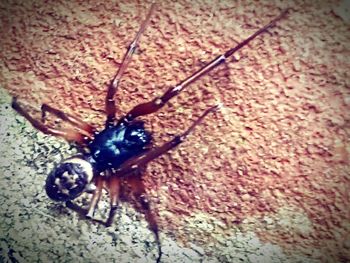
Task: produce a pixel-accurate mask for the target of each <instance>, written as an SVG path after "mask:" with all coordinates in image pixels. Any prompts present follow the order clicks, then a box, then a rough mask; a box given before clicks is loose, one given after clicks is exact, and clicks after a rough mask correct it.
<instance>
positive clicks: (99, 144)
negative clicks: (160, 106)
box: [88, 122, 152, 172]
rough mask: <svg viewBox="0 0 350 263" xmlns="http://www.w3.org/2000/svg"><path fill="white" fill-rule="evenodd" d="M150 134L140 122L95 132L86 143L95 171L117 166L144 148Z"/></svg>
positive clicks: (149, 140) (149, 139)
mask: <svg viewBox="0 0 350 263" xmlns="http://www.w3.org/2000/svg"><path fill="white" fill-rule="evenodd" d="M151 140H152V136H151V134H150V132H148V131H146V130H145V128H144V125H143V123H142V122H135V123H132V124H130V125H123V124H119V125H116V126H110V127H107V128H106V129H104V130H103V131H101V132H100V133H98V134H96V136H95V138H94V140H93V141H92V142H91V143H90V144H89V145H88V148H89V150H90V154H91V156H92V158H93V159H94V161H95V165H94V168H95V169H96V170H97V172H102V171H105V170H106V169H108V168H118V167H120V165H121V164H122V163H124V162H125V161H126V160H128V159H130V158H132V157H133V156H137V155H139V154H141V153H142V152H143V151H145V150H146V146H147V145H149V144H150V142H151Z"/></svg>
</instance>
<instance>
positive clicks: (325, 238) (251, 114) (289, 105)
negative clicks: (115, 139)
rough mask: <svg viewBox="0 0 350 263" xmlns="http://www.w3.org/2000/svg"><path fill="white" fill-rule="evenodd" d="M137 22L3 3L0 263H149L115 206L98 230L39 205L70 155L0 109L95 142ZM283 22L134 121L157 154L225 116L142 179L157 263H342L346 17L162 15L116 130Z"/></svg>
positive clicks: (313, 8)
mask: <svg viewBox="0 0 350 263" xmlns="http://www.w3.org/2000/svg"><path fill="white" fill-rule="evenodd" d="M149 6H150V2H146V1H142V2H137V1H101V2H98V1H91V2H89V1H52V2H51V1H49V2H47V1H45V2H44V1H25V0H24V1H1V3H0V18H1V19H0V23H1V24H0V28H1V31H0V33H1V37H0V50H1V55H0V57H1V62H0V63H1V64H0V67H1V77H0V79H1V84H2V86H3V87H4V88H5V89H2V90H1V120H0V121H1V138H0V139H1V151H0V152H1V163H0V187H1V192H0V198H1V199H0V204H1V209H0V214H1V220H0V249H1V256H0V261H5V262H17V261H18V262H48V261H54V262H72V261H73V260H74V261H77V262H152V261H154V260H155V256H156V252H157V250H156V246H155V244H154V238H153V236H152V233H151V232H150V231H149V230H148V229H147V223H146V222H145V221H144V219H143V217H142V215H141V214H139V213H137V212H136V211H134V210H133V209H132V207H131V206H130V205H128V204H127V203H123V204H122V205H121V211H120V216H119V218H118V219H117V220H116V222H115V223H114V224H113V225H112V227H110V228H104V227H101V226H96V225H94V224H91V223H90V222H89V221H86V220H83V219H82V218H79V216H78V215H77V214H76V213H74V212H72V211H70V210H68V209H67V208H65V207H64V205H63V204H57V203H54V202H52V201H50V200H49V199H48V198H47V197H46V196H45V193H44V191H43V185H44V181H45V177H46V175H47V173H48V172H49V171H50V170H51V169H52V167H53V165H54V164H55V163H57V162H59V160H60V159H61V158H63V157H65V156H69V154H71V153H72V152H74V151H75V150H74V147H72V146H69V145H68V144H67V143H65V142H64V141H63V140H61V139H57V138H53V137H50V136H45V135H43V134H41V133H38V132H36V131H35V130H34V129H33V128H32V127H31V126H30V125H29V124H28V122H27V121H26V120H25V119H23V118H22V117H20V116H18V114H16V113H15V112H14V111H13V110H12V109H11V107H10V100H11V99H10V96H8V95H7V94H10V95H11V96H17V97H18V98H19V99H20V101H21V102H22V103H26V104H27V105H31V106H32V107H37V108H38V109H39V107H40V104H41V103H43V102H45V103H48V104H50V105H52V106H54V107H57V108H60V109H62V110H63V111H65V112H68V113H72V114H73V113H74V114H75V115H77V116H79V117H81V118H83V119H84V120H86V121H87V122H90V123H92V124H93V125H95V127H98V128H102V124H103V121H104V115H103V111H104V98H105V94H106V88H107V85H108V83H109V81H110V80H111V78H112V77H113V76H114V74H115V72H116V69H117V68H118V66H119V65H120V61H121V59H122V57H123V54H124V52H125V50H126V47H127V46H128V44H129V43H130V41H131V40H132V38H133V37H134V34H135V33H136V31H137V30H138V27H139V25H140V22H141V21H142V20H143V19H144V17H145V15H146V13H147V10H148V8H149ZM286 7H290V8H291V10H290V12H289V15H288V16H287V17H286V18H285V19H283V20H281V21H280V22H278V23H277V26H275V27H274V28H273V29H270V30H269V32H270V33H265V34H263V35H261V36H260V37H258V38H257V39H256V40H254V41H253V42H252V43H251V44H249V46H247V47H245V48H244V49H242V50H241V51H239V52H238V53H237V54H236V55H235V57H236V59H237V60H238V61H237V62H235V61H234V59H233V58H232V59H229V61H228V62H227V63H226V64H225V65H222V66H221V67H220V68H218V69H217V70H215V71H213V72H211V73H210V74H209V75H208V76H206V77H203V78H202V79H201V80H199V81H198V82H196V83H194V84H192V85H191V86H190V87H188V88H186V90H184V92H183V93H181V94H180V95H179V96H178V97H176V98H174V99H173V100H171V101H170V103H169V104H168V105H167V106H165V107H164V108H163V109H162V110H161V111H160V112H159V113H157V114H152V115H150V116H147V117H145V118H143V119H144V120H145V121H146V122H147V127H148V128H149V130H151V131H152V132H153V133H154V138H155V142H156V144H160V143H162V142H164V141H166V140H168V139H169V138H171V136H172V135H175V134H177V133H179V132H181V131H183V130H184V129H185V128H186V127H188V126H189V125H190V124H191V122H192V121H193V120H194V119H195V118H196V117H197V116H198V115H199V114H200V113H201V112H202V111H203V110H205V109H206V108H207V107H209V106H210V105H212V104H214V103H217V102H222V103H223V104H224V105H225V107H224V108H223V109H222V110H221V111H220V112H217V113H215V114H214V115H211V116H210V117H209V118H207V119H206V121H205V122H204V123H203V124H202V125H201V126H200V127H198V129H196V131H195V133H194V134H193V135H191V136H190V137H189V138H188V140H187V141H186V142H184V143H183V144H181V146H180V147H178V148H177V149H175V150H173V151H171V152H170V153H169V154H166V155H164V156H162V157H160V158H159V159H157V160H155V161H153V162H152V163H151V164H150V165H149V167H148V169H147V173H146V174H145V176H144V181H145V184H146V185H147V189H148V194H149V196H150V198H151V201H152V205H153V209H154V212H155V213H156V215H157V219H158V222H159V225H160V228H161V233H162V234H161V239H162V242H163V247H164V257H163V261H164V262H239V261H242V262H349V261H350V254H349V251H350V223H349V222H350V211H349V209H350V194H349V193H350V191H349V189H350V178H349V177H350V175H349V174H350V168H349V154H350V142H349V132H350V127H349V119H350V114H349V112H350V90H349V88H350V78H349V74H350V73H349V72H350V60H349V57H350V48H349V47H350V24H349V23H350V19H349V1H342V2H341V1H215V0H210V1H178V2H173V1H160V3H159V4H158V5H157V10H156V12H155V14H154V15H153V18H152V20H151V23H150V26H149V28H147V30H146V32H145V35H144V37H143V38H142V40H141V44H140V48H139V49H138V52H137V54H135V56H134V59H133V61H132V63H131V64H130V66H129V68H128V70H127V71H126V73H125V76H124V78H123V81H122V83H121V85H120V89H119V90H118V94H117V96H116V103H117V108H118V115H119V116H121V115H122V114H123V113H125V112H126V111H127V110H129V109H131V107H133V106H134V105H136V104H138V103H141V102H144V101H146V100H150V99H151V98H153V97H154V96H156V95H161V94H162V92H164V91H165V90H166V89H167V88H168V87H169V86H170V85H174V84H176V83H178V82H179V81H181V80H182V79H184V78H185V77H186V76H189V75H190V74H191V73H192V72H193V71H195V70H197V69H199V68H200V67H201V66H203V65H204V64H205V62H207V61H210V60H211V59H212V58H214V57H216V56H217V55H219V54H221V53H223V52H224V51H226V50H227V49H228V48H230V47H232V46H234V45H235V44H237V43H238V42H239V41H241V40H242V39H244V38H245V37H248V36H249V35H250V34H251V33H253V32H254V31H255V30H257V29H258V28H260V27H261V26H262V25H264V24H265V23H267V22H268V21H270V20H271V19H272V18H273V17H275V16H277V15H278V14H279V13H280V11H281V10H282V9H284V8H286ZM33 114H34V115H36V116H40V114H39V111H37V112H36V113H35V112H33ZM106 200H107V199H106ZM82 201H84V200H82ZM106 204H107V203H106V202H102V203H101V210H102V211H104V209H105V206H106Z"/></svg>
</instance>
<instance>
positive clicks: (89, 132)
mask: <svg viewBox="0 0 350 263" xmlns="http://www.w3.org/2000/svg"><path fill="white" fill-rule="evenodd" d="M47 112H49V113H52V114H54V115H55V116H56V117H58V118H60V119H62V120H64V121H67V122H69V123H71V124H73V125H74V126H75V128H77V129H79V130H80V131H82V132H83V133H84V134H86V136H88V137H90V138H92V136H93V134H94V132H95V128H94V127H93V126H91V125H90V124H88V123H86V122H84V121H82V120H80V119H78V118H76V117H74V116H72V115H70V114H68V113H64V112H63V111H60V110H58V109H55V108H53V107H51V106H49V105H47V104H43V105H42V106H41V120H42V121H44V120H45V117H46V113H47Z"/></svg>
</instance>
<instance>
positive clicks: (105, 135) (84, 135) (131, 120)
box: [12, 4, 286, 262]
mask: <svg viewBox="0 0 350 263" xmlns="http://www.w3.org/2000/svg"><path fill="white" fill-rule="evenodd" d="M154 8H155V5H154V4H152V6H151V9H150V11H149V13H148V15H147V17H146V20H145V21H144V22H143V23H142V25H141V27H140V29H139V31H138V33H137V34H136V37H135V38H134V40H133V42H132V43H131V44H130V46H129V48H128V51H127V52H126V54H125V56H124V58H123V61H122V63H121V66H120V67H119V69H118V72H117V74H116V75H115V77H114V79H113V80H112V81H111V84H110V85H109V88H108V91H107V96H106V100H105V110H106V115H107V118H106V123H105V124H106V125H105V128H104V129H103V130H102V131H101V132H99V133H98V132H97V131H96V130H95V128H94V127H93V126H91V125H90V124H87V123H85V122H83V121H81V120H79V119H78V118H76V117H74V116H72V115H69V114H66V113H63V112H62V111H60V110H58V109H55V108H52V107H50V106H48V105H46V104H44V105H42V108H41V110H42V116H43V119H44V118H45V115H46V114H45V113H46V112H50V113H51V114H53V115H55V116H56V117H58V118H60V119H62V120H63V121H66V122H68V123H70V124H72V125H73V126H74V128H72V129H65V130H62V129H59V128H56V127H50V126H46V125H45V123H44V122H42V121H39V120H36V119H34V118H33V117H32V116H31V115H30V114H29V113H28V112H27V111H26V110H25V109H24V108H22V106H21V105H20V104H19V103H18V102H17V100H16V98H14V100H13V103H12V105H13V108H14V109H15V110H17V111H18V112H19V113H20V114H22V115H23V116H24V117H26V118H27V119H28V120H29V121H30V122H31V124H32V125H33V126H34V127H35V128H37V129H39V130H40V131H42V132H44V133H46V134H52V135H55V136H61V137H63V138H65V139H67V140H69V141H74V142H76V143H78V145H80V146H81V149H82V153H81V154H82V155H80V156H75V157H72V158H69V159H67V160H65V161H63V162H62V163H61V164H59V165H58V166H57V167H56V168H55V169H54V170H53V171H52V172H51V173H50V174H49V176H48V178H47V180H46V192H47V194H48V196H49V197H50V198H51V199H53V200H56V201H67V203H66V204H67V206H69V207H71V208H73V209H75V207H74V206H72V203H71V202H70V201H71V200H73V199H75V198H76V197H78V196H79V195H81V194H82V193H83V192H85V191H91V190H92V189H93V188H95V189H94V191H93V196H92V199H91V202H90V206H89V208H88V210H87V211H85V210H84V211H83V212H84V214H85V215H86V216H87V217H89V218H93V216H94V211H95V210H96V207H97V204H98V202H99V200H100V197H101V193H102V189H106V190H107V191H108V192H109V195H110V213H109V216H108V219H107V221H106V222H105V224H106V225H110V224H112V222H113V217H114V215H115V211H116V208H117V206H118V200H119V199H120V197H121V192H122V191H121V189H122V188H123V184H124V183H125V182H127V184H128V186H130V187H131V191H132V193H133V194H134V195H135V197H136V198H137V199H138V200H139V202H140V208H141V209H142V210H143V212H144V213H145V216H146V219H147V221H148V222H149V225H150V228H151V230H152V231H153V232H154V234H155V237H156V241H157V245H158V257H157V262H159V261H160V258H161V255H162V251H161V245H160V240H159V234H158V225H157V222H156V220H155V217H154V215H153V214H152V212H151V209H150V204H149V202H148V201H147V198H146V197H147V195H146V191H145V186H144V184H143V182H142V174H143V173H142V172H143V171H144V170H145V168H146V165H147V164H148V163H149V162H150V161H152V160H154V159H155V158H157V157H159V156H160V155H162V154H164V153H166V152H168V151H169V150H171V149H173V148H174V147H176V146H177V145H178V144H180V143H182V142H183V141H184V140H185V139H186V138H187V136H188V135H189V134H190V133H191V132H192V131H193V129H194V128H195V127H196V126H197V125H198V124H199V123H201V121H202V120H203V119H204V118H205V117H206V116H207V115H208V114H209V113H211V112H214V111H216V110H217V109H218V108H219V105H215V106H212V107H210V108H208V109H207V110H206V111H205V112H204V113H203V114H202V115H201V116H200V117H199V118H198V119H197V120H195V121H194V122H193V124H192V125H191V126H190V127H189V128H188V129H187V130H186V131H185V132H183V133H182V134H180V135H177V136H175V137H174V138H173V139H171V140H169V141H168V142H166V143H164V144H163V145H160V146H154V145H152V143H151V141H152V136H151V134H150V133H149V132H147V131H146V130H145V129H144V126H143V123H142V122H141V121H137V118H138V117H139V116H143V115H147V114H150V113H153V112H156V111H158V110H159V109H161V108H162V107H163V106H164V105H165V104H166V103H167V102H168V101H169V100H170V99H171V98H173V97H175V96H176V95H178V94H179V93H180V92H181V91H182V90H183V89H184V88H186V87H187V86H188V85H190V84H191V83H192V82H194V81H196V80H198V79H199V78H200V77H201V76H203V75H205V74H207V73H208V72H209V71H211V70H213V69H214V68H216V67H217V66H219V65H220V64H222V63H223V62H225V61H226V59H227V58H228V57H230V56H232V55H233V54H234V53H235V52H236V51H238V50H239V49H241V48H242V47H244V46H246V45H247V44H248V43H249V42H250V41H251V40H253V39H254V38H255V37H257V36H258V35H260V34H261V33H263V32H266V31H267V30H268V29H269V28H271V27H272V26H273V25H274V24H275V23H276V22H277V21H278V20H279V19H281V18H282V17H283V16H284V15H285V14H286V10H285V11H284V12H282V14H281V15H279V16H278V17H276V18H275V19H274V20H272V21H271V22H270V23H269V24H267V25H265V26H264V27H262V28H261V29H259V30H258V31H256V32H255V33H254V34H252V35H251V36H250V37H248V38H247V39H245V40H243V41H242V42H240V43H239V44H238V45H237V46H236V47H234V48H231V49H229V50H227V51H226V52H225V53H224V54H222V55H219V56H218V57H216V58H215V59H213V60H212V61H211V62H209V63H208V64H206V65H205V66H204V67H202V68H201V69H199V70H197V71H196V72H194V73H193V74H192V75H191V76H189V77H188V78H186V79H185V80H183V81H181V82H180V83H178V84H177V85H175V86H173V87H171V88H169V89H168V90H167V91H166V92H165V93H164V94H163V95H162V96H161V97H156V98H155V99H153V100H152V101H150V102H146V103H142V104H139V105H137V106H135V107H134V108H133V109H132V110H131V111H130V112H128V113H127V114H126V115H124V117H121V118H120V119H119V120H117V119H116V107H115V102H114V95H115V93H116V91H117V88H118V85H119V83H120V81H121V78H122V75H123V73H124V71H125V70H126V68H127V66H128V64H129V63H130V61H131V57H132V55H133V53H134V52H135V50H136V48H137V46H138V43H139V40H140V37H141V35H142V34H143V32H144V30H145V28H146V26H147V24H148V23H149V21H150V17H151V14H152V12H153V11H154ZM83 149H85V150H83ZM89 186H94V187H89ZM76 210H77V211H81V210H82V209H76Z"/></svg>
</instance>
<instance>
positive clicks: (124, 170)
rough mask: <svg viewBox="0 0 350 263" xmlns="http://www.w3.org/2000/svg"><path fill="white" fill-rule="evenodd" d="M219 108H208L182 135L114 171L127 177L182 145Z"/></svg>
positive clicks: (218, 106)
mask: <svg viewBox="0 0 350 263" xmlns="http://www.w3.org/2000/svg"><path fill="white" fill-rule="evenodd" d="M220 107H221V105H215V106H212V107H210V108H209V109H207V110H206V111H205V112H204V113H203V114H202V115H201V116H200V117H199V118H198V119H197V120H196V121H194V122H193V123H192V125H191V126H190V127H189V128H188V129H187V130H186V131H185V132H184V133H182V134H181V135H177V136H175V137H174V138H173V139H172V140H170V141H168V142H166V143H164V144H163V145H161V146H159V147H155V148H153V149H150V150H149V151H147V152H145V153H144V154H143V155H140V156H138V157H136V158H134V159H131V160H129V161H126V162H125V163H123V164H122V165H121V166H120V167H119V168H118V169H117V170H116V171H117V172H118V173H120V174H122V175H125V176H126V177H127V176H128V175H130V174H132V173H134V172H135V171H137V170H138V169H140V168H141V167H144V166H145V165H146V164H147V163H148V162H150V161H152V160H154V159H156V158H157V157H159V156H160V155H162V154H164V153H166V152H167V151H169V150H171V149H172V148H174V147H176V146H177V145H179V144H180V143H182V142H183V141H184V140H185V139H186V138H187V136H188V135H189V134H190V133H191V132H192V131H193V130H194V128H195V127H196V126H197V125H198V124H200V123H201V122H202V121H203V119H204V118H205V117H206V116H207V115H208V114H209V113H211V112H214V111H216V110H218V109H219V108H220Z"/></svg>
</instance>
